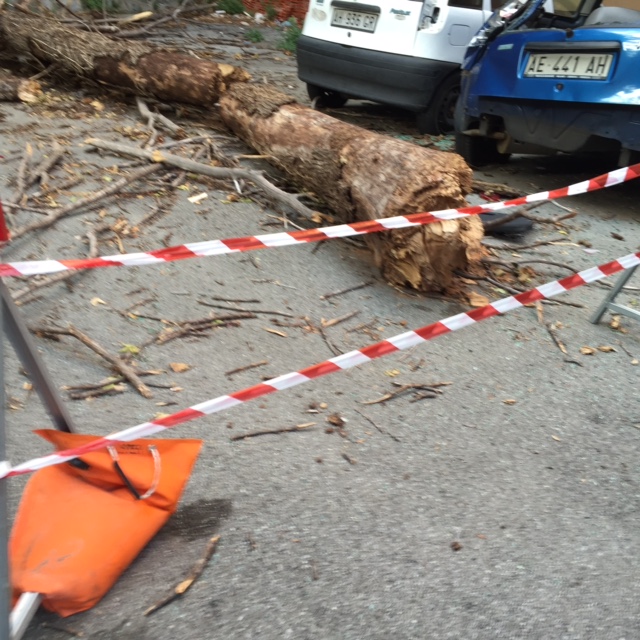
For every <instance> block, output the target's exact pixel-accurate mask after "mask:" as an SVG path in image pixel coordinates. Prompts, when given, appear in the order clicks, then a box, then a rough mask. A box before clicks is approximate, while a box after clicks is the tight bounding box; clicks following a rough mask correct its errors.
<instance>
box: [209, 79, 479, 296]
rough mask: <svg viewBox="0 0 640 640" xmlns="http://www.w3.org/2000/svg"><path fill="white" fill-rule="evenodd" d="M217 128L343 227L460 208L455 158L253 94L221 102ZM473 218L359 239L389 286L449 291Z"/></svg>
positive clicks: (463, 178)
mask: <svg viewBox="0 0 640 640" xmlns="http://www.w3.org/2000/svg"><path fill="white" fill-rule="evenodd" d="M220 114H221V116H222V119H223V121H224V122H225V124H226V125H227V126H228V127H229V128H230V129H231V130H232V131H233V132H234V133H236V135H238V136H239V137H240V138H242V139H243V140H244V141H245V142H247V143H248V144H249V145H251V146H252V147H253V148H255V149H257V150H258V151H259V152H260V153H262V154H265V155H268V156H270V157H271V158H272V161H273V162H274V164H276V165H277V166H278V167H280V168H281V169H283V170H284V171H285V172H286V173H287V174H288V176H289V177H290V178H291V179H292V180H293V181H294V182H295V183H296V184H297V186H298V187H299V188H301V189H304V190H306V191H311V192H313V193H315V194H316V195H317V196H319V197H320V198H321V199H322V200H323V201H324V202H325V203H326V204H327V205H328V206H329V207H330V208H331V209H332V210H333V211H334V212H335V213H336V214H337V215H338V216H339V217H340V218H341V219H342V221H343V222H352V221H355V220H372V219H375V218H386V217H390V216H397V215H404V214H409V213H415V212H419V211H434V210H438V209H448V208H455V207H460V206H463V205H464V204H465V199H464V196H465V195H466V194H468V193H469V192H470V191H471V181H472V172H471V169H470V168H469V167H468V166H467V165H466V163H465V162H464V161H463V160H462V158H461V157H460V156H458V155H455V154H451V153H443V152H440V151H436V150H432V149H425V148H422V147H418V146H417V145H413V144H410V143H408V142H404V141H401V140H396V139H395V138H390V137H387V136H382V135H380V134H376V133H373V132H370V131H366V130H364V129H361V128H359V127H356V126H353V125H350V124H347V123H344V122H341V121H339V120H336V119H335V118H332V117H330V116H328V115H325V114H323V113H319V112H318V111H314V110H312V109H309V108H307V107H303V106H302V105H299V104H297V103H295V100H294V99H293V98H291V97H289V96H287V95H285V94H282V93H279V92H277V91H275V90H273V89H271V88H269V87H264V86H261V85H242V86H240V85H235V86H234V87H232V88H231V89H230V90H229V91H228V92H227V93H225V94H224V95H223V96H222V97H221V99H220ZM482 235H483V233H482V224H481V222H480V220H479V219H478V218H476V217H470V218H462V219H460V220H450V221H442V222H435V223H433V224H429V225H424V226H420V227H413V228H409V229H401V230H397V231H391V232H383V233H376V234H371V235H367V236H365V237H366V240H367V242H368V243H369V245H370V246H371V247H372V249H373V251H374V255H375V260H376V263H377V265H378V266H379V268H380V269H381V271H382V274H383V275H384V277H385V278H386V279H387V280H388V281H389V282H391V283H393V284H398V285H401V286H404V285H409V286H411V287H413V288H415V289H419V290H422V291H445V290H450V289H451V288H452V286H453V284H454V275H453V274H454V271H455V270H457V269H460V270H468V268H469V263H470V262H472V261H474V260H477V259H478V258H479V256H480V255H481V252H482V249H481V244H480V240H481V239H482Z"/></svg>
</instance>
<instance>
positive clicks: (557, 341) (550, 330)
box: [544, 322, 569, 356]
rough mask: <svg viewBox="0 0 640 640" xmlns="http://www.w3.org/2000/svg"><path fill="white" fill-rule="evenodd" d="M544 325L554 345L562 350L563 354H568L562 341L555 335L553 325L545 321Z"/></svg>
mask: <svg viewBox="0 0 640 640" xmlns="http://www.w3.org/2000/svg"><path fill="white" fill-rule="evenodd" d="M544 327H545V328H546V330H547V333H548V334H549V335H550V336H551V339H552V340H553V342H554V344H555V345H556V347H558V349H560V351H562V353H563V354H564V355H565V356H567V355H569V352H568V351H567V347H565V345H564V342H562V340H560V338H558V336H557V335H556V330H555V329H554V327H553V325H551V324H550V323H548V322H547V323H545V324H544Z"/></svg>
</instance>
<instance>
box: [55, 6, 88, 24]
mask: <svg viewBox="0 0 640 640" xmlns="http://www.w3.org/2000/svg"><path fill="white" fill-rule="evenodd" d="M55 3H56V4H57V5H58V6H59V7H60V8H62V9H63V10H64V11H66V12H67V13H69V15H72V16H73V17H74V18H75V19H76V20H77V21H78V22H79V23H80V25H82V27H83V28H84V29H86V30H87V31H93V27H92V26H91V25H90V24H87V23H86V22H85V21H84V20H83V19H82V18H81V17H80V16H79V15H78V14H77V13H76V12H75V11H73V9H71V8H70V7H69V6H67V4H66V3H64V2H62V0H55Z"/></svg>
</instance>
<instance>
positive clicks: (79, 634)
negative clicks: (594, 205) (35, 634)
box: [40, 622, 84, 638]
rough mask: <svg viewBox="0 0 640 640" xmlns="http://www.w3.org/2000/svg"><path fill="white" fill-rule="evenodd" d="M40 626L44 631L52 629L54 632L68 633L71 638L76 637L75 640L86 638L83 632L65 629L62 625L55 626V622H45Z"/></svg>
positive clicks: (69, 628)
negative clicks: (76, 639)
mask: <svg viewBox="0 0 640 640" xmlns="http://www.w3.org/2000/svg"><path fill="white" fill-rule="evenodd" d="M40 626H41V627H42V628H43V629H51V630H52V631H58V632H59V633H66V634H68V635H70V636H74V637H75V638H84V633H82V631H76V630H75V629H72V628H71V627H65V626H62V625H60V624H53V622H43V623H41V624H40Z"/></svg>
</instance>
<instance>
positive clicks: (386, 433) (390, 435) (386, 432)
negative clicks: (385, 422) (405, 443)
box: [354, 409, 400, 442]
mask: <svg viewBox="0 0 640 640" xmlns="http://www.w3.org/2000/svg"><path fill="white" fill-rule="evenodd" d="M354 411H355V412H356V413H358V414H360V415H361V416H362V417H363V418H364V419H365V420H366V421H367V422H369V424H372V425H373V426H374V427H375V428H376V429H377V430H378V431H379V432H380V433H383V434H384V435H385V436H389V437H390V438H391V439H392V440H395V441H396V442H400V438H398V437H397V436H394V435H393V433H389V432H388V431H385V430H384V429H383V428H382V427H380V426H378V425H377V424H376V423H375V422H374V421H373V420H372V419H371V418H370V417H369V416H367V415H365V414H364V413H362V411H358V410H357V409H354Z"/></svg>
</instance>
